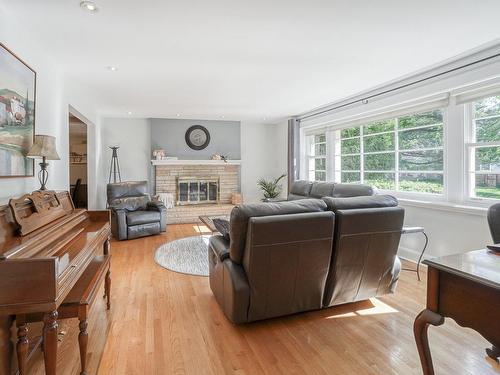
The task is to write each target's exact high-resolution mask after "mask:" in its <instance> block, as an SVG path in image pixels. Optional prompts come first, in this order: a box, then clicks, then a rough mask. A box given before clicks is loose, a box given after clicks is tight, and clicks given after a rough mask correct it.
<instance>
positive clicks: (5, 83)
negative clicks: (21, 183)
mask: <svg viewBox="0 0 500 375" xmlns="http://www.w3.org/2000/svg"><path fill="white" fill-rule="evenodd" d="M0 62H1V63H0V159H1V160H2V163H0V177H31V176H33V175H34V171H35V163H34V161H33V160H32V159H29V158H28V157H27V156H26V152H27V151H28V150H29V149H30V147H31V145H32V144H33V142H34V140H35V98H36V95H35V91H36V72H35V71H34V70H33V69H31V68H30V67H29V66H28V65H27V64H26V63H25V62H23V61H22V60H21V59H20V58H18V57H17V56H16V55H15V54H14V53H12V52H11V51H10V50H9V49H7V48H6V47H5V46H4V45H3V44H1V43H0Z"/></svg>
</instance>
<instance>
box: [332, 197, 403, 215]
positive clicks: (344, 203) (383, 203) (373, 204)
mask: <svg viewBox="0 0 500 375" xmlns="http://www.w3.org/2000/svg"><path fill="white" fill-rule="evenodd" d="M323 201H324V202H325V203H326V205H327V207H328V209H329V210H330V211H334V212H335V211H337V210H352V209H357V208H379V207H396V206H397V205H398V200H397V199H396V198H395V197H393V196H392V195H373V196H371V197H348V198H331V197H324V198H323Z"/></svg>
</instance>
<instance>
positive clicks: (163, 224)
mask: <svg viewBox="0 0 500 375" xmlns="http://www.w3.org/2000/svg"><path fill="white" fill-rule="evenodd" d="M147 209H148V210H149V211H158V212H159V213H160V231H162V232H165V231H166V230H167V207H165V205H164V204H163V202H160V201H150V202H148V204H147Z"/></svg>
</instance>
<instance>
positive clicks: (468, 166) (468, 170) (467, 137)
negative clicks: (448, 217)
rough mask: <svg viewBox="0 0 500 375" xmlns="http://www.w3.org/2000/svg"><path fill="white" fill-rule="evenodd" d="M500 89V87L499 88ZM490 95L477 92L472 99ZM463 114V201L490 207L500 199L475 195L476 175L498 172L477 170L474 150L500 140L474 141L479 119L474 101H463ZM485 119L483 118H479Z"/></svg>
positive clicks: (497, 92)
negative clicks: (474, 111)
mask: <svg viewBox="0 0 500 375" xmlns="http://www.w3.org/2000/svg"><path fill="white" fill-rule="evenodd" d="M497 90H500V88H497ZM498 94H499V91H496V95H498ZM494 95H495V92H494V93H492V94H490V96H494ZM485 97H488V96H484V95H481V94H476V97H473V99H471V100H472V101H476V100H480V99H482V98H485ZM463 115H464V143H463V153H464V160H465V163H464V168H463V176H464V181H465V184H464V187H465V189H464V191H463V197H464V199H463V201H464V203H465V204H466V205H469V206H479V207H489V206H491V205H492V204H495V203H499V201H500V200H498V199H493V198H483V197H474V196H473V191H474V188H475V182H474V177H473V176H474V175H475V174H496V173H494V172H493V173H492V172H491V171H476V170H475V168H474V165H473V164H474V163H473V161H472V159H471V155H472V150H473V149H474V148H480V147H491V146H500V141H494V142H473V140H474V139H475V134H474V131H475V126H474V125H475V123H474V120H478V119H475V118H474V113H473V108H472V102H468V103H463ZM488 117H490V118H491V117H498V115H496V116H488ZM479 119H483V118H479Z"/></svg>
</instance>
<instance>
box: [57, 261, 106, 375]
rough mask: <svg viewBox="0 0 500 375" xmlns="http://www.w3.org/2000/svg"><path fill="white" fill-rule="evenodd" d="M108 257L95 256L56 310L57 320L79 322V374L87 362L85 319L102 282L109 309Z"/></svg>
mask: <svg viewBox="0 0 500 375" xmlns="http://www.w3.org/2000/svg"><path fill="white" fill-rule="evenodd" d="M110 258H111V256H110V255H99V256H96V257H95V258H94V259H93V260H92V262H90V264H89V265H88V267H87V268H86V269H85V271H84V272H83V275H82V276H81V277H80V279H79V280H78V282H77V283H76V284H75V286H74V287H73V289H71V291H70V292H69V293H68V295H67V296H66V298H65V299H64V302H63V303H62V304H61V305H60V306H59V308H58V309H57V312H58V317H59V319H69V318H78V320H79V321H80V324H79V329H80V333H79V334H78V345H79V348H80V363H81V373H80V374H82V375H84V374H86V362H87V341H88V333H87V317H88V312H89V310H90V307H91V305H92V304H93V302H94V301H95V298H96V296H97V292H98V291H99V287H100V285H101V283H102V282H103V281H104V296H105V297H106V299H107V301H106V307H107V309H108V310H109V308H110V297H111V296H110V286H111V278H110V265H111V262H110Z"/></svg>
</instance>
